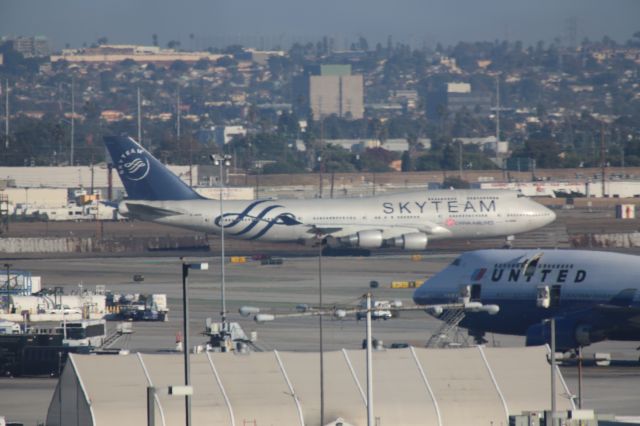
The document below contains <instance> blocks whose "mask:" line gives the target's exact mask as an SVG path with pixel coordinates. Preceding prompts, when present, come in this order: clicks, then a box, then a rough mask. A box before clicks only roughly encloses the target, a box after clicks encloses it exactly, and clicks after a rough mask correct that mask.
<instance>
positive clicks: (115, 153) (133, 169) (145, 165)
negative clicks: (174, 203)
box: [104, 136, 204, 201]
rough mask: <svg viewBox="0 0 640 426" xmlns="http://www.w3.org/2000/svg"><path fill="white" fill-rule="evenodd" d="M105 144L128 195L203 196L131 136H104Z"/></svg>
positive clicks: (144, 197)
mask: <svg viewBox="0 0 640 426" xmlns="http://www.w3.org/2000/svg"><path fill="white" fill-rule="evenodd" d="M104 144H105V145H106V147H107V149H108V150H109V154H110V155H111V159H112V162H113V165H114V167H115V168H116V170H118V175H120V180H121V181H122V184H123V185H124V188H125V189H126V191H127V196H128V197H129V198H130V199H135V200H150V201H152V200H158V201H168V200H198V199H202V198H204V197H202V196H200V195H199V194H198V193H197V192H195V191H194V190H193V189H191V188H190V187H189V186H188V185H187V184H186V183H184V182H183V181H182V180H180V178H179V177H178V176H176V175H175V174H173V173H172V172H171V171H169V169H167V168H166V167H165V166H164V164H162V163H161V162H160V161H158V160H157V159H156V158H155V157H154V156H153V155H151V154H150V153H149V152H148V151H147V150H146V149H144V148H143V147H142V146H140V145H139V144H138V143H137V142H136V141H134V140H133V139H132V138H130V137H127V136H105V137H104Z"/></svg>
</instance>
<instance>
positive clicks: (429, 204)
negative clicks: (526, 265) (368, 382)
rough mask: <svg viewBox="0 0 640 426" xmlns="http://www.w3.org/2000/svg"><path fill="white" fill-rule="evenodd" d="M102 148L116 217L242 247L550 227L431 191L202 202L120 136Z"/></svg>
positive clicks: (518, 201)
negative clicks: (116, 197)
mask: <svg viewBox="0 0 640 426" xmlns="http://www.w3.org/2000/svg"><path fill="white" fill-rule="evenodd" d="M104 142H105V145H106V147H107V149H108V151H109V153H110V156H111V159H112V162H113V165H114V167H115V168H116V170H117V171H118V174H119V176H120V179H121V180H122V183H123V185H124V187H125V190H126V192H127V197H128V198H126V199H124V200H123V201H121V202H120V203H119V204H118V212H119V213H120V214H121V215H123V216H128V217H131V218H136V219H140V220H147V221H152V222H157V223H161V224H165V225H172V226H177V227H182V228H187V229H190V230H195V231H201V232H206V233H214V234H219V233H220V232H221V227H224V233H225V236H229V237H232V238H238V239H244V240H259V241H268V242H298V243H304V244H311V245H315V244H317V242H318V241H320V242H321V243H326V244H328V245H329V246H330V247H352V248H360V249H375V248H381V247H399V248H401V249H406V250H424V249H425V248H426V247H427V245H428V242H429V241H430V240H440V239H445V238H458V239H474V238H487V237H512V236H513V235H515V234H519V233H523V232H527V231H531V230H534V229H537V228H540V227H543V226H545V225H547V224H549V223H551V222H552V221H553V220H555V217H556V215H555V213H553V212H552V211H551V210H549V209H547V208H546V207H544V206H542V205H540V204H538V203H536V202H534V201H532V200H530V199H528V198H526V197H524V196H523V195H521V194H519V193H517V192H514V191H508V190H434V191H427V190H424V191H422V190H421V191H414V192H408V193H402V194H389V195H387V194H384V195H379V196H373V197H365V198H347V199H307V200H299V199H296V200H274V199H258V200H252V201H224V207H223V209H224V212H223V214H221V211H220V203H219V202H218V200H212V199H206V198H204V197H203V196H201V195H199V194H198V193H197V192H196V191H195V190H193V189H192V188H191V187H189V186H188V185H187V184H186V183H184V182H183V181H182V180H180V178H179V177H178V176H176V175H175V174H173V173H171V172H170V171H169V170H168V169H167V168H166V167H165V166H164V165H163V164H162V163H161V162H160V161H158V160H157V159H156V158H155V157H153V155H151V154H150V153H149V152H148V151H147V150H146V149H144V148H143V147H142V146H140V145H139V144H138V143H137V142H135V141H134V140H133V139H132V138H130V137H126V136H106V137H105V138H104Z"/></svg>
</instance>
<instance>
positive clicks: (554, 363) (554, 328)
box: [549, 317, 556, 425]
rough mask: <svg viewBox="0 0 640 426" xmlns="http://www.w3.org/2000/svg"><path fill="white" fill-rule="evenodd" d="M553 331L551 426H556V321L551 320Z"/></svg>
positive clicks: (550, 325) (550, 326) (550, 324)
mask: <svg viewBox="0 0 640 426" xmlns="http://www.w3.org/2000/svg"><path fill="white" fill-rule="evenodd" d="M549 328H550V329H551V333H550V334H551V424H553V425H555V418H556V319H555V318H554V317H551V319H550V320H549Z"/></svg>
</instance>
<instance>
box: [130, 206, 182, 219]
mask: <svg viewBox="0 0 640 426" xmlns="http://www.w3.org/2000/svg"><path fill="white" fill-rule="evenodd" d="M126 205H127V210H128V211H129V216H133V217H137V218H140V219H146V220H152V219H159V218H162V217H167V216H175V215H179V214H182V212H179V211H174V210H169V209H164V208H161V207H154V206H149V205H147V204H136V203H126Z"/></svg>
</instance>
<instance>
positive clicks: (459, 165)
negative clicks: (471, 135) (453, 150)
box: [458, 140, 462, 179]
mask: <svg viewBox="0 0 640 426" xmlns="http://www.w3.org/2000/svg"><path fill="white" fill-rule="evenodd" d="M458 167H459V168H460V171H459V173H460V179H462V141H461V140H459V141H458Z"/></svg>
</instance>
